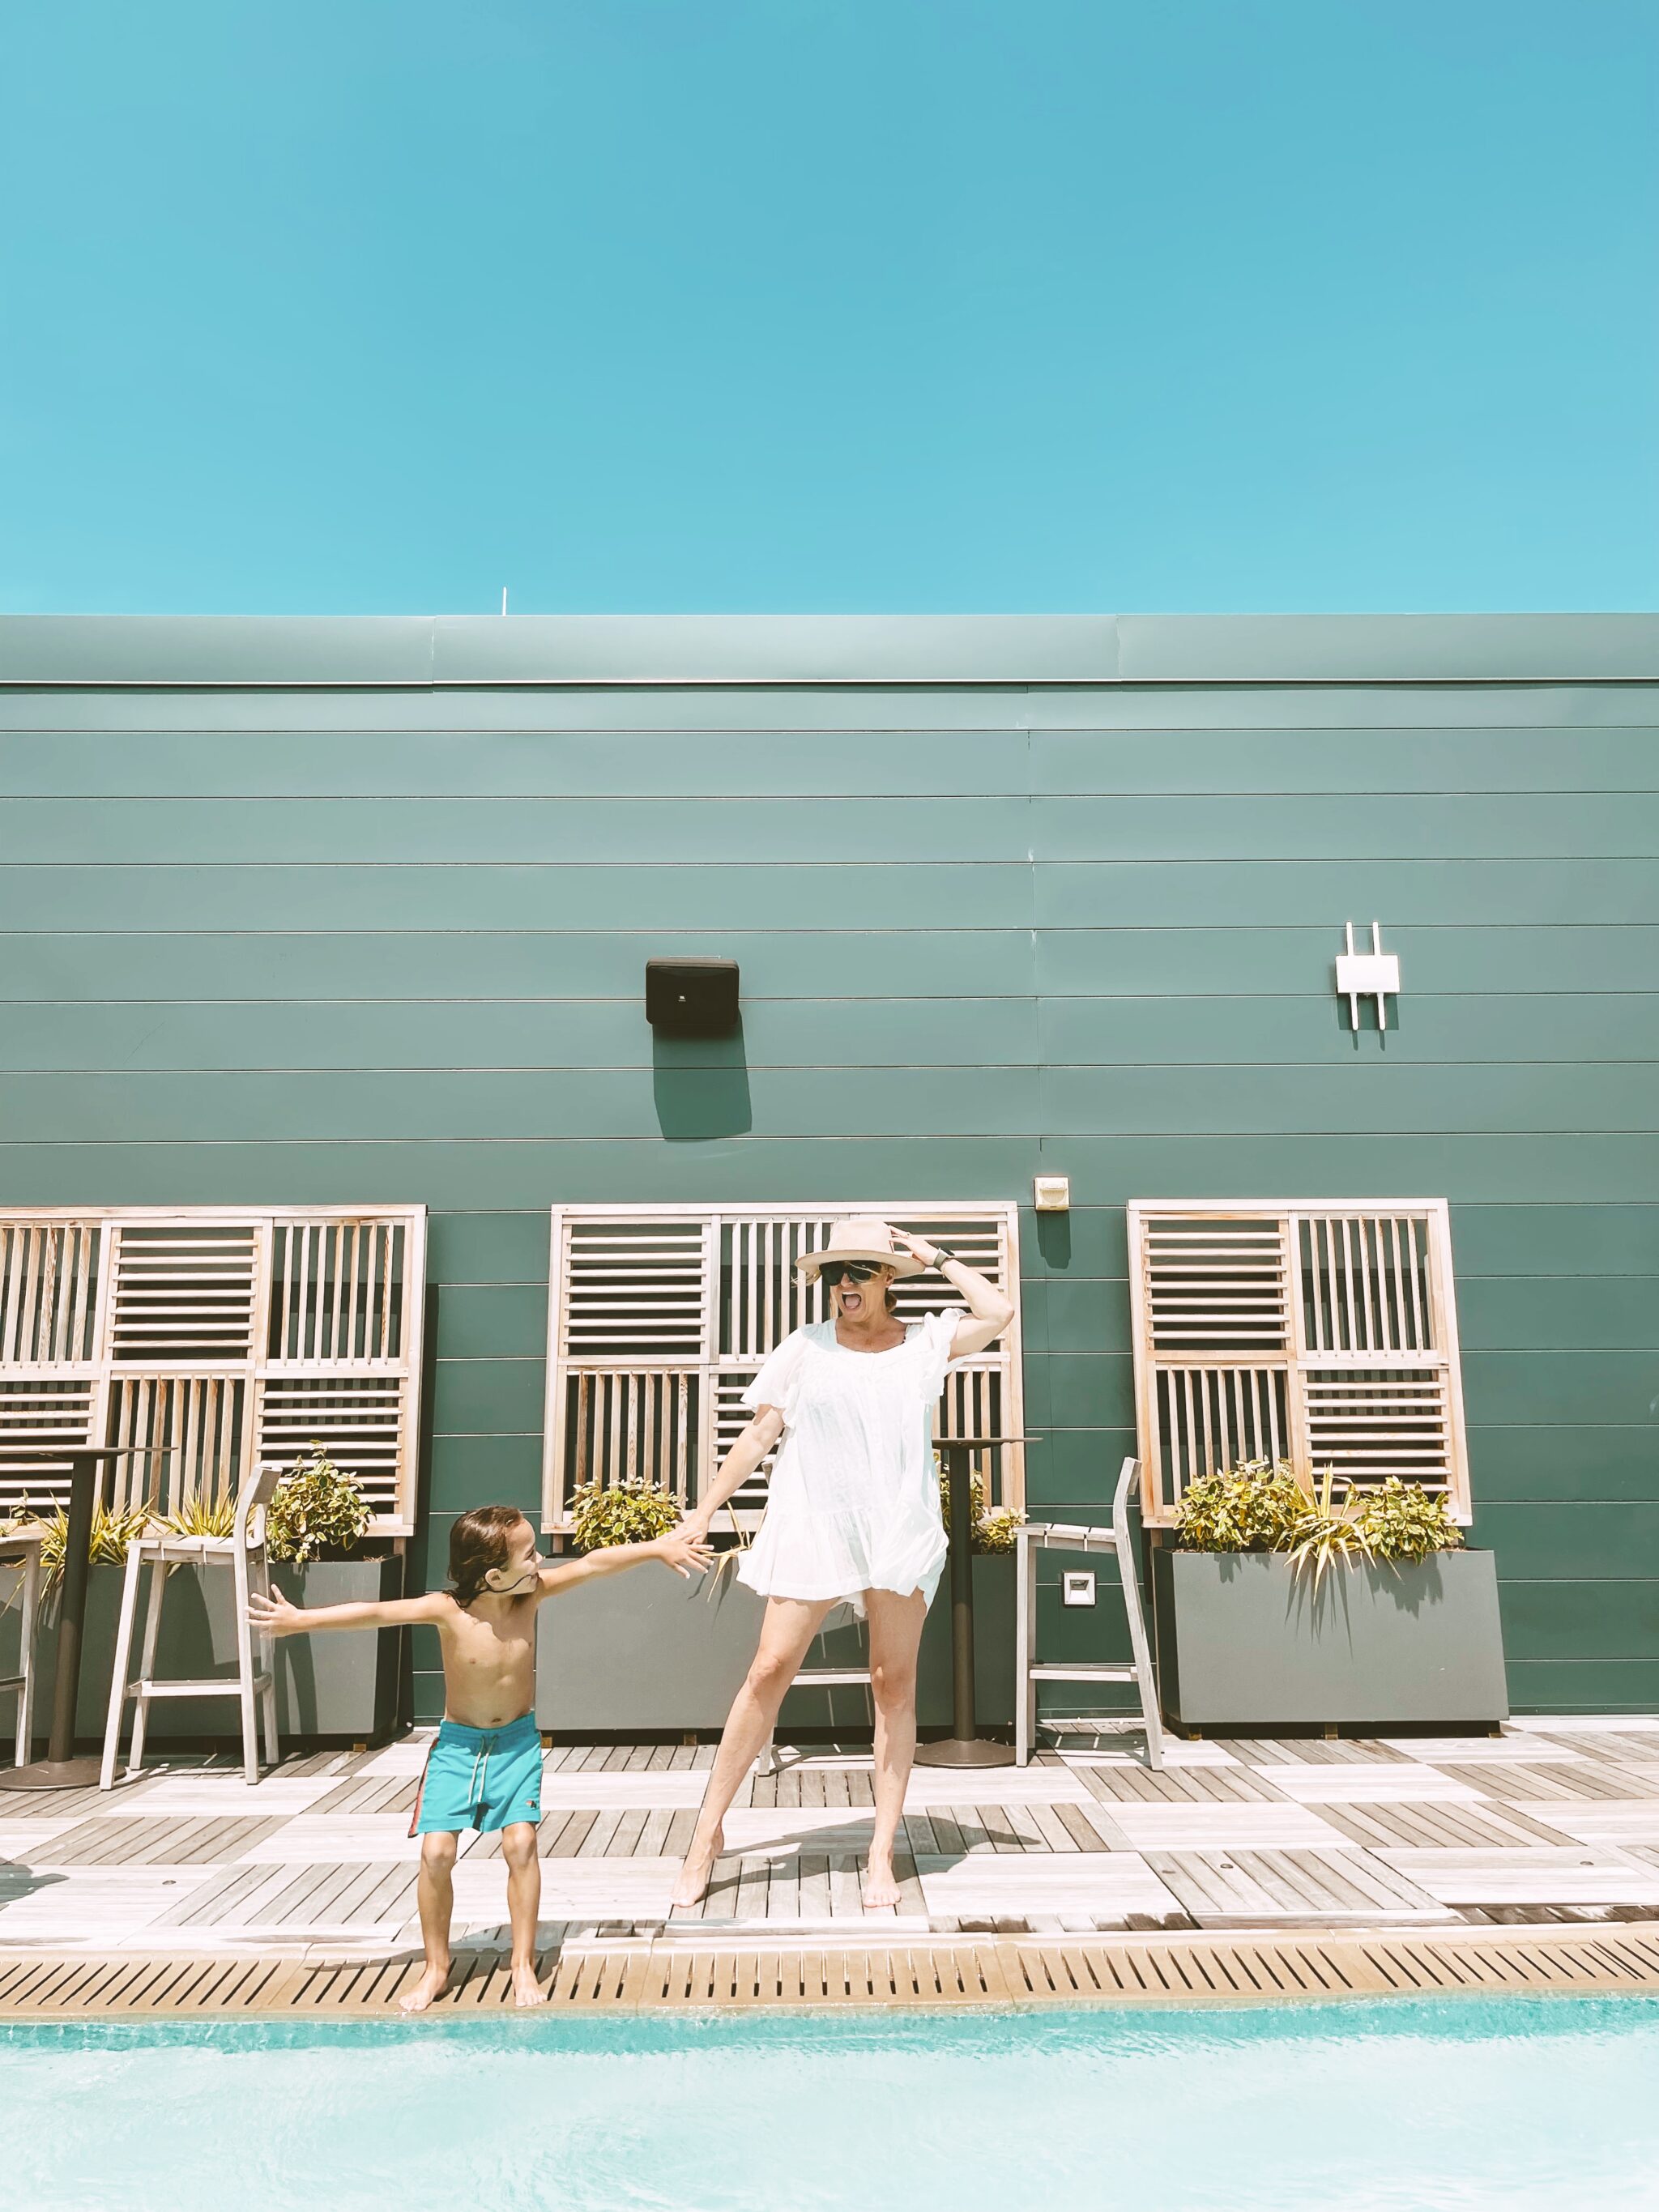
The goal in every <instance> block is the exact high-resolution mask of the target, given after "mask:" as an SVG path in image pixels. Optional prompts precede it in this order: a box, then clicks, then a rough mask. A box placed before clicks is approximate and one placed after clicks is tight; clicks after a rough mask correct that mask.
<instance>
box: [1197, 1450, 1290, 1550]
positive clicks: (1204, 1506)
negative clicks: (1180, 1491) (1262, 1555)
mask: <svg viewBox="0 0 1659 2212" xmlns="http://www.w3.org/2000/svg"><path fill="white" fill-rule="evenodd" d="M1307 1508H1308V1496H1307V1492H1305V1491H1304V1489H1303V1488H1302V1486H1301V1485H1300V1484H1299V1483H1298V1482H1297V1479H1296V1477H1295V1475H1294V1474H1291V1468H1290V1464H1289V1462H1287V1461H1285V1460H1268V1459H1250V1460H1243V1461H1241V1462H1240V1463H1239V1464H1238V1466H1237V1467H1229V1468H1217V1469H1216V1471H1215V1472H1214V1474H1204V1475H1200V1477H1199V1479H1198V1480H1197V1481H1196V1482H1194V1483H1190V1484H1189V1485H1188V1488H1187V1492H1186V1494H1185V1496H1184V1497H1183V1498H1182V1500H1181V1503H1180V1504H1179V1506H1178V1507H1177V1508H1176V1548H1177V1549H1178V1550H1180V1551H1183V1552H1281V1551H1284V1550H1285V1548H1286V1547H1288V1546H1289V1545H1290V1544H1291V1542H1292V1541H1294V1538H1293V1535H1292V1531H1293V1530H1294V1529H1295V1528H1296V1527H1297V1522H1298V1521H1299V1520H1300V1519H1301V1518H1302V1516H1304V1514H1305V1512H1306V1511H1307Z"/></svg>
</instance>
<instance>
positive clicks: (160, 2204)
mask: <svg viewBox="0 0 1659 2212" xmlns="http://www.w3.org/2000/svg"><path fill="white" fill-rule="evenodd" d="M0 2082H3V2110H4V2113H5V2151H4V2186H3V2190H0V2200H3V2201H4V2202H6V2203H13V2204H16V2205H19V2206H27V2207H29V2208H30V2212H58V2208H63V2212H116V2208H127V2207H131V2208H135V2212H197V2208H202V2212H207V2208H210V2207H211V2208H213V2212H244V2208H247V2212H254V2208H258V2212H286V2208H289V2207H300V2206H304V2207H306V2208H307V2212H313V2208H317V2212H329V2208H337V2207H349V2208H353V2212H355V2208H357V2207H368V2206H374V2207H376V2208H392V2209H393V2212H422V2208H425V2207H428V2206H434V2207H436V2206H443V2207H445V2208H446V2212H452V2208H453V2212H547V2208H558V2209H559V2212H565V2208H572V2212H574V2208H580V2212H588V2208H594V2212H598V2208H601V2207H602V2208H604V2212H634V2208H650V2212H819V2208H829V2207H835V2208H837V2212H839V2208H841V2207H843V2206H845V2207H848V2208H857V2212H897V2208H901V2207H902V2208H903V2212H933V2208H934V2207H949V2208H950V2212H993V2208H994V2212H1025V2208H1027V2207H1031V2208H1042V2212H1070V2208H1073V2207H1076V2208H1083V2212H1094V2208H1097V2207H1115V2206H1124V2207H1130V2208H1134V2212H1189V2209H1192V2208H1200V2207H1202V2208H1205V2212H1209V2208H1222V2207H1225V2208H1227V2212H1255V2208H1258V2207H1259V2208H1263V2212H1266V2208H1268V2207H1271V2208H1273V2212H1297V2208H1299V2207H1302V2206H1314V2205H1317V2206H1319V2207H1321V2208H1322V2212H1383V2208H1387V2212H1431V2209H1432V2208H1437V2207H1446V2208H1455V2212H1486V2208H1487V2207H1492V2208H1497V2207H1500V2206H1501V2207H1502V2208H1504V2212H1545V2209H1546V2208H1547V2212H1576V2208H1578V2207H1581V2206H1582V2207H1583V2208H1585V2212H1590V2208H1594V2212H1634V2208H1638V2207H1639V2208H1642V2212H1655V2208H1659V2001H1650V2000H1645V1999H1641V1998H1627V1999H1620V2000H1613V1999H1607V2000H1575V1999H1570V1998H1563V1997H1556V1998H1543V1999H1512V2000H1508V2001H1505V2002H1495V2003H1483V2002H1466V2001H1462V2000H1458V2001H1454V2002H1444V2003H1417V2002H1409V2003H1400V2002H1378V2003H1365V2004H1344V2005H1333V2006H1320V2007H1310V2008H1260V2009H1251V2010H1249V2011H1243V2012H1223V2011H1211V2012H1179V2013H1158V2014H1147V2013H1145V2012H1130V2011H1127V2010H1101V2011H1093V2012H1089V2013H1067V2014H1064V2015H1037V2016H1033V2015H1012V2016H1011V2015H973V2016H966V2017H964V2016H962V2015H957V2016H951V2017H944V2018H941V2017H940V2016H939V2015H921V2014H908V2015H896V2016H893V2017H886V2016H882V2017H876V2018H872V2016H870V2015H864V2016H863V2017H861V2018H860V2019H848V2018H846V2017H832V2018H828V2019H826V2018H823V2017H822V2016H813V2017H809V2018H795V2019H792V2020H779V2019H771V2020H765V2019H757V2020H742V2019H737V2020H732V2019H711V2020H698V2019H676V2020H672V2021H663V2020H659V2019H658V2020H653V2019H635V2020H618V2021H605V2022H595V2021H571V2020H568V2019H550V2018H546V2017H538V2018H536V2019H533V2020H530V2021H515V2020H512V2019H507V2020H497V2021H459V2020H458V2021H443V2022H439V2023H431V2022H420V2023H413V2024H403V2023H398V2022H387V2023H386V2024H384V2025H382V2024H381V2023H380V2022H378V2021H369V2022H353V2023H349V2024H342V2025H339V2026H332V2025H313V2024H306V2025H289V2024H287V2023H283V2024H277V2025H272V2026H268V2027H266V2026H258V2025H242V2026H234V2025H226V2026H223V2027H220V2026H213V2025H199V2026H194V2027H192V2026H189V2025H185V2026H177V2027H159V2026H158V2027H148V2026H142V2027H119V2026H112V2027H63V2028H36V2027H27V2028H22V2027H19V2028H15V2029H12V2030H10V2031H0Z"/></svg>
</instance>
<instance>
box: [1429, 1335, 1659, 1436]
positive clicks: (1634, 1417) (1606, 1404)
mask: <svg viewBox="0 0 1659 2212" xmlns="http://www.w3.org/2000/svg"><path fill="white" fill-rule="evenodd" d="M1656 1399H1659V1347H1656V1346H1647V1347H1645V1348H1644V1350H1642V1351H1639V1352H1584V1351H1579V1352H1550V1351H1545V1352H1540V1351H1528V1352H1465V1353H1464V1355H1463V1400H1464V1404H1465V1406H1466V1407H1467V1408H1468V1417H1469V1419H1471V1420H1472V1421H1503V1422H1516V1421H1542V1422H1544V1423H1547V1424H1551V1425H1553V1424H1558V1423H1565V1422H1573V1421H1614V1422H1620V1423H1623V1422H1635V1421H1644V1420H1645V1421H1651V1420H1652V1419H1654V1402H1655V1401H1656Z"/></svg>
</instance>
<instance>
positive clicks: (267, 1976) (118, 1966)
mask: <svg viewBox="0 0 1659 2212" xmlns="http://www.w3.org/2000/svg"><path fill="white" fill-rule="evenodd" d="M543 1967H544V1982H545V1983H546V1984H547V1986H548V1990H549V1995H550V2001H551V2008H552V2009H553V2010H555V2011H557V2012H563V2013H567V2014H568V2013H581V2014H584V2015H586V2014H594V2013H600V2012H613V2013H614V2012H655V2011H663V2010H666V2011H673V2010H696V2011H708V2010H716V2011H724V2010H733V2009H743V2010H762V2011H765V2010H773V2009H785V2008H789V2007H791V2006H811V2007H816V2008H825V2007H829V2008H834V2007H836V2006H842V2005H845V2006H849V2007H863V2008H896V2007H907V2008H909V2007H921V2008H950V2007H952V2006H961V2005H967V2006H972V2005H980V2006H985V2005H993V2006H1009V2005H1012V2006H1016V2007H1020V2008H1026V2007H1036V2006H1042V2005H1078V2004H1097V2003H1102V2002H1104V2003H1112V2004H1122V2003H1135V2004H1170V2003H1178V2004H1190V2003H1194V2002H1205V2003H1216V2002H1224V2003H1226V2002H1257V2003H1260V2002H1264V2001H1267V2002H1284V2001H1286V2000H1291V2001H1294V2000H1300V1999H1306V1998H1336V1997H1345V1996H1410V1995H1421V1996H1450V1995H1456V1994H1459V1993H1466V1994H1480V1995H1487V1996H1491V1995H1524V1994H1528V1993H1534V1994H1537V1993H1547V1992H1551V1991H1556V1992H1562V1993H1567V1992H1580V1993H1584V1992H1590V1991H1597V1992H1606V1991H1618V1990H1623V1991H1649V1992H1652V1993H1655V1994H1659V1923H1642V1924H1639V1925H1632V1926H1626V1927H1624V1928H1621V1929H1619V1930H1618V1932H1617V1933H1616V1934H1614V1933H1612V1932H1609V1933H1607V1934H1597V1935H1590V1934H1589V1933H1587V1932H1586V1931H1585V1930H1584V1929H1583V1928H1562V1929H1540V1928H1529V1929H1526V1930H1525V1931H1524V1933H1523V1932H1522V1930H1520V1929H1497V1928H1495V1929H1492V1930H1491V1931H1490V1932H1489V1933H1488V1932H1486V1931H1482V1932H1480V1934H1478V1935H1475V1934H1470V1933H1467V1932H1462V1933H1458V1934H1451V1933H1448V1934H1446V1935H1444V1936H1441V1935H1438V1934H1436V1935H1413V1936H1401V1935H1400V1934H1397V1933H1394V1934H1385V1933H1378V1934H1376V1935H1375V1936H1367V1935H1364V1934H1352V1933H1347V1932H1345V1933H1344V1934H1343V1935H1342V1936H1340V1937H1328V1936H1314V1935H1310V1936H1302V1937H1289V1936H1283V1935H1264V1936H1259V1937H1249V1936H1232V1935H1230V1936H1227V1937H1225V1938H1219V1937H1217V1938H1206V1937H1194V1938H1188V1939H1185V1940H1176V1939H1173V1938H1170V1937H1168V1936H1128V1937H1121V1936H1079V1937H1076V1938H1065V1937H1046V1936H1045V1937H1036V1936H986V1937H984V1938H982V1939H967V1938H962V1937H957V1938H951V1939H942V1940H936V1941H933V1942H927V1941H918V1942H913V1943H884V1944H872V1943H848V1944H821V1945H817V1946H813V1945H801V1944H788V1945H782V1944H772V1945H764V1946H761V1945H754V1944H750V1945H748V1946H744V1945H742V1944H723V1945H694V1944H692V1943H689V1942H684V1941H674V1940H667V1941H665V1940H659V1939H652V1938H641V1939H640V1940H638V1941H636V1942H603V1941H599V1942H567V1944H566V1945H565V1947H564V1948H563V1949H562V1952H560V1953H557V1954H552V1953H550V1954H549V1955H548V1956H547V1958H546V1959H545V1960H544V1962H543ZM418 1970H419V1961H418V1960H415V1959H410V1958H408V1957H402V1958H398V1959H391V1960H386V1959H379V1960H315V1959H307V1960H298V1959H293V1958H272V1957H254V1956H249V1955H246V1954H245V1955H242V1956H240V1957H238V1956H227V1955H225V1954H217V1955H215V1956H203V1955H197V1956H193V1957H192V1956H182V1957H181V1956H176V1955H175V1956H171V1957H143V1956H134V1955H132V1954H121V1955H118V1956H112V1957H104V1958H88V1957H87V1956H85V1955H80V1956H73V1957H65V1956H62V1955H58V1956H44V1955H42V1954H38V1953H36V1954H10V1955H9V1956H0V2021H49V2020H68V2019H76V2018H79V2019H89V2018H106V2019H133V2018H138V2017H143V2016H169V2017H172V2018H175V2019H176V2018H180V2017H185V2016H192V2015H220V2016H240V2017H243V2018H250V2017H257V2016H261V2015H271V2014H284V2015H293V2014H295V2013H308V2014H326V2013H334V2014H362V2013H368V2012H381V2011H384V2010H385V2009H386V2008H388V2007H389V2006H390V2005H392V2003H393V2002H395V2000H396V1998H397V1996H398V1991H399V1990H401V1989H402V1988H403V1987H404V1986H405V1984H407V1983H408V1982H409V1981H410V1979H411V1978H413V1976H414V1975H415V1974H416V1972H418ZM510 2002H511V1990H510V1989H509V1987H508V1982H507V1971H506V1961H505V1958H504V1956H503V1954H501V1953H500V1952H495V1951H485V1952H473V1953H466V1954H461V1955H460V1956H459V1957H458V1959H457V1961H456V1974H455V1982H454V1986H453V1989H452V1990H451V1992H450V1994H449V1995H448V1996H447V1997H446V1998H445V1999H444V2000H443V2001H442V2004H441V2008H440V2009H441V2011H442V2012H443V2013H445V2014H453V2012H455V2011H495V2010H501V2009H503V2008H506V2007H507V2006H508V2005H509V2004H510Z"/></svg>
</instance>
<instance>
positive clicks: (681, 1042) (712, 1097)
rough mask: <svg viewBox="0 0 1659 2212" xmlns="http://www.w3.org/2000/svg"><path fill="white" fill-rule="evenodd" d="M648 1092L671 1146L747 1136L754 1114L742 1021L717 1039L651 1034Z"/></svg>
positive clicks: (662, 1129) (659, 1122)
mask: <svg viewBox="0 0 1659 2212" xmlns="http://www.w3.org/2000/svg"><path fill="white" fill-rule="evenodd" d="M651 1089H652V1093H653V1097H654V1099H655V1101H656V1108H657V1127H659V1129H660V1130H661V1131H662V1133H663V1135H664V1136H665V1138H667V1139H668V1140H669V1142H670V1143H671V1144H682V1143H695V1142H696V1140H697V1139H700V1138H706V1137H742V1136H746V1135H747V1133H748V1132H749V1130H750V1128H751V1127H753V1125H754V1112H753V1109H752V1108H751V1107H750V1101H749V1062H748V1060H747V1058H746V1057H745V1055H744V1046H743V1024H742V1022H741V1021H739V1022H738V1026H737V1028H736V1029H735V1030H732V1034H731V1035H730V1036H720V1037H673V1036H662V1035H661V1034H660V1033H659V1031H657V1030H653V1031H652V1035H651Z"/></svg>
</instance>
